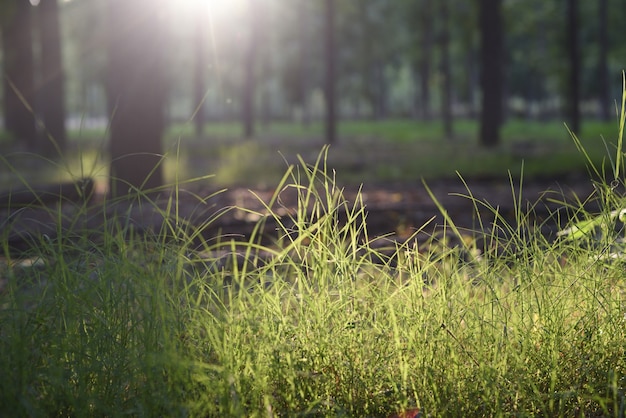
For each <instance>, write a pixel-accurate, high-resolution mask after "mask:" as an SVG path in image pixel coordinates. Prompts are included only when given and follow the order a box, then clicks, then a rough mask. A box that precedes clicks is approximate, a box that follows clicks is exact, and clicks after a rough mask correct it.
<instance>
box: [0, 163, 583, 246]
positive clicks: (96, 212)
mask: <svg viewBox="0 0 626 418" xmlns="http://www.w3.org/2000/svg"><path fill="white" fill-rule="evenodd" d="M425 184H426V185H427V187H428V189H430V190H431V192H432V195H433V196H434V197H435V199H436V201H437V202H438V203H439V204H440V205H441V207H443V208H445V211H446V212H447V214H448V215H449V217H450V219H451V220H452V221H453V222H454V223H455V225H456V226H457V227H459V228H460V229H461V230H463V231H466V233H467V234H468V235H473V233H475V232H477V233H478V234H479V235H480V234H481V233H483V232H485V233H487V234H490V233H491V230H492V228H493V224H494V218H495V217H496V216H495V213H496V212H497V214H498V216H499V217H500V220H499V221H498V222H497V223H498V225H500V227H502V226H503V221H504V222H506V223H507V224H509V225H512V226H513V227H515V226H516V223H519V220H520V219H521V218H520V214H521V215H522V217H523V218H524V219H525V220H526V222H527V223H528V224H530V225H532V224H533V223H535V222H536V225H538V226H539V228H540V230H541V232H542V233H543V234H544V235H546V236H548V237H549V238H553V237H554V235H555V233H556V231H557V230H558V228H560V227H562V226H563V224H564V223H565V222H566V221H567V219H568V218H570V217H571V216H572V213H573V212H574V211H575V208H577V207H578V206H579V205H578V204H577V203H576V202H579V201H585V200H586V199H587V198H588V197H589V196H590V195H591V194H592V192H593V184H592V182H591V181H590V180H589V178H588V176H586V175H585V174H583V173H570V174H567V175H560V176H558V177H550V178H548V177H544V178H532V179H526V180H524V181H523V182H520V181H519V180H507V179H506V178H505V179H502V178H497V179H496V178H488V177H483V178H473V179H463V180H461V179H460V178H456V179H433V180H430V181H428V182H427V183H425ZM339 186H340V185H339ZM342 192H343V199H344V201H345V202H346V203H347V205H346V207H347V208H348V209H352V208H353V207H355V205H356V206H357V207H358V206H359V205H360V202H362V204H363V206H364V209H365V213H366V225H367V232H368V236H369V238H370V239H372V238H375V237H381V236H384V237H385V238H386V241H387V242H389V240H393V241H400V242H403V241H405V240H406V239H408V238H409V237H411V236H412V235H413V234H415V233H416V232H417V231H420V233H421V234H427V235H429V234H432V233H433V232H435V229H437V228H441V227H442V226H443V225H444V224H445V223H446V222H445V221H444V217H443V216H442V214H441V210H440V209H439V207H438V205H437V203H436V202H435V201H434V200H433V199H432V197H431V196H430V194H429V192H428V190H427V188H426V186H425V185H424V184H422V183H417V182H415V183H413V182H412V183H398V182H384V183H372V184H366V185H364V186H362V187H354V186H349V187H346V188H343V189H342ZM276 193H277V190H275V189H271V188H245V187H233V188H229V189H226V190H223V191H219V192H215V191H213V190H211V189H206V188H201V189H195V190H194V189H193V188H191V190H184V189H182V188H181V189H179V190H177V192H175V191H167V192H166V193H162V194H161V195H159V196H158V197H156V198H154V199H153V200H151V201H150V203H149V204H145V203H141V202H138V201H137V200H133V199H131V200H121V201H119V202H114V203H112V202H107V201H105V199H104V197H103V196H100V195H96V196H95V197H93V198H92V199H91V201H90V202H89V203H88V204H87V205H86V206H85V205H82V204H76V203H75V202H66V203H64V204H63V205H62V209H61V211H60V215H59V211H57V210H51V207H52V208H54V207H55V205H52V206H49V207H45V208H42V207H39V206H29V207H22V208H19V209H8V208H4V209H2V212H1V214H0V225H2V226H3V228H2V229H3V230H4V233H5V234H6V235H5V236H6V237H7V239H8V242H9V247H10V249H12V250H17V251H21V250H24V249H27V248H28V247H29V243H31V242H33V241H34V242H37V241H39V239H40V238H41V237H42V236H46V237H47V238H54V237H55V236H57V234H58V233H59V231H65V233H66V234H70V235H71V234H74V233H79V230H87V231H91V232H95V231H100V230H102V229H103V228H105V225H107V224H108V225H111V224H112V223H111V220H112V219H113V217H114V216H115V217H117V218H121V219H124V220H125V221H124V222H126V223H130V224H132V225H133V226H134V229H135V230H137V231H156V232H158V231H161V230H162V229H163V225H164V222H165V221H166V218H169V219H171V217H172V216H174V214H177V216H178V217H179V220H185V221H186V222H189V223H190V224H191V225H193V226H197V227H200V226H201V228H202V230H203V233H202V239H211V240H215V239H216V237H222V238H224V237H226V238H234V239H236V240H238V241H241V240H246V239H247V238H248V237H249V236H250V235H251V234H252V233H253V231H254V228H255V225H256V224H257V223H258V221H259V220H261V219H262V218H265V227H264V231H263V237H264V238H265V240H264V241H265V243H271V242H272V241H274V240H275V239H276V238H278V237H277V236H276V231H277V230H279V229H280V228H278V222H283V223H287V224H288V223H289V221H288V217H289V215H290V214H293V213H294V212H295V209H296V208H297V206H298V194H297V191H296V188H295V187H290V186H289V185H287V186H286V187H284V188H283V189H282V190H280V191H278V196H279V198H278V199H276V200H275V203H274V205H273V206H272V207H271V208H268V207H267V205H268V204H269V203H270V202H271V201H272V197H273V196H274V195H275V194H276ZM566 203H571V204H572V206H571V207H570V208H568V207H567V204H566ZM572 208H573V209H572ZM227 209H228V210H227ZM268 209H271V213H272V214H274V215H278V216H279V217H280V220H279V219H277V218H276V217H275V216H267V215H270V210H268ZM592 210H593V209H592ZM525 214H528V215H525ZM340 218H341V215H340ZM59 226H61V228H60V229H59ZM499 229H500V232H501V230H502V228H499Z"/></svg>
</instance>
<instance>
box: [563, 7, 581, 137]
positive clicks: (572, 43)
mask: <svg viewBox="0 0 626 418" xmlns="http://www.w3.org/2000/svg"><path fill="white" fill-rule="evenodd" d="M566 16H567V37H566V49H567V56H568V74H567V79H568V82H567V89H566V93H567V94H566V97H567V99H566V102H565V106H566V110H567V119H568V123H569V128H570V129H571V130H572V132H574V133H578V132H579V131H580V45H579V41H578V30H579V27H578V0H567V14H566Z"/></svg>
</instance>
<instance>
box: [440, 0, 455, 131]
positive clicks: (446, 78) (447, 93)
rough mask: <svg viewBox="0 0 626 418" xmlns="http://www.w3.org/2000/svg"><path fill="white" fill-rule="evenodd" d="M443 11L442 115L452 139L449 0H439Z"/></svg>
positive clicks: (441, 40) (441, 41)
mask: <svg viewBox="0 0 626 418" xmlns="http://www.w3.org/2000/svg"><path fill="white" fill-rule="evenodd" d="M439 6H440V12H441V34H440V40H439V41H440V45H439V47H440V48H441V75H442V78H443V80H442V81H443V83H442V86H441V88H442V91H441V97H442V100H441V117H442V119H443V129H444V134H445V136H446V138H447V139H452V136H453V132H452V129H453V127H452V76H451V74H450V27H449V26H450V22H449V20H450V16H449V15H450V13H449V10H448V0H439Z"/></svg>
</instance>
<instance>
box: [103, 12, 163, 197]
mask: <svg viewBox="0 0 626 418" xmlns="http://www.w3.org/2000/svg"><path fill="white" fill-rule="evenodd" d="M107 5H108V13H109V19H110V20H109V28H110V30H109V64H108V65H109V66H108V75H109V85H108V96H109V107H110V109H111V127H110V132H111V133H110V153H111V170H110V176H111V181H110V190H111V193H112V195H113V196H123V195H125V194H127V193H128V192H130V191H132V189H133V188H139V189H145V190H150V189H153V188H156V187H159V186H161V185H162V183H163V174H162V168H161V165H160V163H161V160H162V155H161V148H162V146H161V136H162V133H163V125H164V115H163V112H164V103H165V93H166V91H165V77H164V68H163V64H164V63H163V58H164V57H163V55H164V51H163V45H165V39H166V34H165V30H164V18H163V16H162V14H163V9H162V8H159V7H154V4H153V3H152V1H150V0H108V3H107Z"/></svg>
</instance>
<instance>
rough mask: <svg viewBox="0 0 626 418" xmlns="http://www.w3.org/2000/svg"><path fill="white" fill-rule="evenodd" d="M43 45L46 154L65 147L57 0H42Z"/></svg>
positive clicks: (41, 101) (42, 105) (41, 89)
mask: <svg viewBox="0 0 626 418" xmlns="http://www.w3.org/2000/svg"><path fill="white" fill-rule="evenodd" d="M37 14H38V18H39V42H40V45H41V83H40V86H39V90H38V95H39V100H38V103H39V106H40V111H41V116H42V118H43V123H44V126H45V132H44V138H42V143H41V149H42V152H44V153H45V154H46V155H52V154H53V153H54V151H55V150H56V151H58V152H61V151H63V150H64V149H65V144H66V133H65V92H64V82H63V78H64V71H63V63H62V56H61V34H60V30H59V9H58V3H57V0H45V1H43V2H41V3H40V4H39V6H38V10H37Z"/></svg>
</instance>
